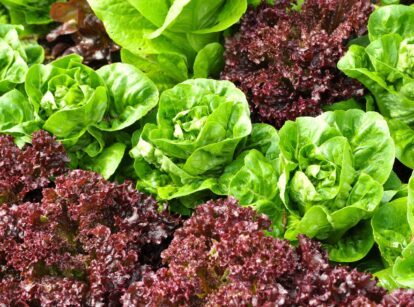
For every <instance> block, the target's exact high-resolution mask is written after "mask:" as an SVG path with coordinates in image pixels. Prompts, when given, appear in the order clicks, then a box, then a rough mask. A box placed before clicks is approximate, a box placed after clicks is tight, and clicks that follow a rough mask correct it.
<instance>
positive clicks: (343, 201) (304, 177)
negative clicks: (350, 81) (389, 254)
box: [278, 110, 395, 262]
mask: <svg viewBox="0 0 414 307" xmlns="http://www.w3.org/2000/svg"><path fill="white" fill-rule="evenodd" d="M279 137H280V143H279V144H280V152H281V154H280V172H281V176H280V178H279V183H278V184H279V188H280V191H281V198H282V201H283V203H284V204H285V206H286V209H287V210H288V211H289V213H290V216H289V221H288V227H287V231H286V233H285V237H286V238H287V239H290V240H295V239H296V237H297V235H298V234H300V233H303V234H306V235H307V236H309V237H314V238H316V239H319V240H323V241H324V242H325V244H326V246H327V248H328V250H329V256H330V259H331V260H334V261H342V262H351V261H357V260H359V259H361V258H363V257H364V256H365V255H366V254H367V253H368V251H369V250H370V249H371V247H372V246H373V244H374V240H373V237H372V229H371V226H370V224H369V219H370V218H371V217H372V215H373V213H374V211H375V210H376V209H377V207H378V205H379V204H380V201H381V199H382V195H383V184H384V183H385V182H386V181H387V179H388V177H389V176H390V174H391V170H392V166H393V162H394V155H395V152H394V151H395V149H394V143H393V141H392V139H391V136H390V133H389V130H388V126H387V123H386V121H385V120H384V119H383V118H382V116H381V115H379V114H378V113H375V112H368V113H365V112H363V111H361V110H348V111H334V112H327V113H324V114H323V115H321V116H318V117H316V118H310V117H302V118H298V119H296V121H295V122H287V123H286V124H285V125H284V126H283V127H282V129H281V130H280V131H279Z"/></svg>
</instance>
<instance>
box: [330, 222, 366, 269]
mask: <svg viewBox="0 0 414 307" xmlns="http://www.w3.org/2000/svg"><path fill="white" fill-rule="evenodd" d="M324 246H325V247H326V248H327V250H328V255H329V260H331V261H335V262H355V261H358V260H360V259H362V258H364V257H365V256H366V255H367V254H368V252H369V251H370V250H371V248H372V247H373V246H374V238H373V235H372V228H371V225H370V223H369V221H362V222H360V223H359V224H357V225H356V226H355V227H353V228H351V229H350V230H349V231H348V232H347V233H346V234H345V235H344V236H342V238H341V239H339V240H338V241H334V242H332V243H326V244H324Z"/></svg>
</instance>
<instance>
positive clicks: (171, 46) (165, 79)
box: [88, 0, 247, 90]
mask: <svg viewBox="0 0 414 307" xmlns="http://www.w3.org/2000/svg"><path fill="white" fill-rule="evenodd" d="M88 2H89V4H90V6H91V7H92V9H93V10H94V12H95V14H96V15H97V16H98V17H99V18H100V19H101V20H102V21H103V23H104V25H105V28H106V29H107V31H108V34H109V36H110V37H111V38H112V39H113V40H114V41H115V42H116V43H117V44H118V45H120V46H121V47H123V50H122V53H121V56H122V60H123V62H127V63H131V64H134V65H135V66H137V67H138V68H140V69H141V70H143V71H144V72H146V73H147V74H148V75H149V76H150V78H151V79H152V80H154V82H155V83H156V84H157V86H158V87H159V88H160V89H161V90H164V89H167V88H170V87H172V86H173V85H175V84H177V83H180V82H182V81H185V80H186V79H188V77H189V76H190V75H191V74H192V73H194V74H195V75H196V77H208V76H209V75H211V74H217V73H218V72H219V70H220V69H221V67H222V65H223V57H222V54H223V47H222V46H221V44H220V43H219V41H220V38H221V32H222V31H223V30H226V29H228V28H229V27H230V26H231V25H233V24H235V23H236V22H237V21H238V20H239V19H240V17H241V16H242V14H243V13H244V12H245V10H246V8H247V1H246V0H232V1H229V0H214V1H208V2H205V1H201V0H184V1H181V0H175V1H163V0H156V1H146V0H115V1H113V0H104V1H102V0H88Z"/></svg>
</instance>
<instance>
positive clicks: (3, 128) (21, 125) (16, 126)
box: [0, 90, 40, 146]
mask: <svg viewBox="0 0 414 307" xmlns="http://www.w3.org/2000/svg"><path fill="white" fill-rule="evenodd" d="M39 129H40V123H39V122H38V121H36V119H35V116H34V111H33V107H32V106H31V105H30V103H29V101H28V100H27V98H26V97H25V96H24V95H23V94H22V93H21V92H19V91H18V90H11V91H10V92H8V93H6V94H4V95H3V96H0V133H6V134H11V135H13V136H14V137H15V142H16V144H18V145H19V146H22V145H23V144H24V143H28V142H30V140H31V134H32V133H33V132H34V131H36V130H39Z"/></svg>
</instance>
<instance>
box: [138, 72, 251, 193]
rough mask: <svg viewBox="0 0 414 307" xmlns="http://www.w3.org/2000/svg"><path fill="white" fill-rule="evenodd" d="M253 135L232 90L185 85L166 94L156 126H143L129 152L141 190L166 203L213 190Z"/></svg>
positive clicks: (203, 82) (216, 84)
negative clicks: (244, 142) (240, 149)
mask: <svg viewBox="0 0 414 307" xmlns="http://www.w3.org/2000/svg"><path fill="white" fill-rule="evenodd" d="M251 131H252V124H251V122H250V111H249V107H248V104H247V101H246V98H245V96H244V94H243V93H242V92H241V91H240V90H238V89H237V88H236V87H235V86H234V85H233V84H231V83H230V82H227V81H215V80H207V79H195V80H189V81H186V82H183V83H181V84H179V85H177V86H175V87H174V88H172V89H170V90H167V91H165V92H163V94H162V95H161V99H160V102H159V106H158V114H157V124H152V123H150V124H147V125H145V127H144V128H143V131H142V133H141V136H140V139H139V142H138V144H137V145H136V147H135V148H133V150H132V152H131V155H132V156H133V157H134V159H135V169H136V172H137V174H138V176H139V178H140V180H139V182H138V186H139V187H140V188H144V189H146V190H147V191H149V192H152V193H154V194H155V193H156V194H157V195H158V196H159V197H160V198H161V199H164V200H170V199H174V198H182V197H187V196H190V195H192V194H194V193H197V192H201V191H204V190H215V189H216V186H217V184H218V183H217V182H218V177H219V176H220V175H221V174H222V173H223V171H224V168H225V167H226V166H227V165H228V164H230V163H231V162H232V161H233V159H234V156H235V153H236V149H237V147H238V145H239V144H240V143H241V141H242V140H244V139H245V138H246V137H247V136H248V135H249V134H250V133H251ZM183 201H184V200H183Z"/></svg>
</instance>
